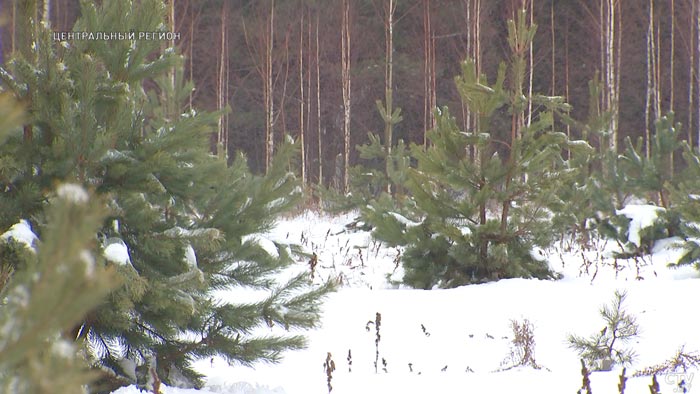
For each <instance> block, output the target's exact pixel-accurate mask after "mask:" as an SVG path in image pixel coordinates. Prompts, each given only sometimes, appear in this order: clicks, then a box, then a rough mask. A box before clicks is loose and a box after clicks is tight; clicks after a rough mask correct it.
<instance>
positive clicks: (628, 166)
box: [620, 113, 683, 208]
mask: <svg viewBox="0 0 700 394" xmlns="http://www.w3.org/2000/svg"><path fill="white" fill-rule="evenodd" d="M679 135H680V124H679V123H676V124H674V123H673V113H670V114H668V115H667V116H664V117H662V118H660V119H659V120H658V121H657V122H656V129H655V132H654V134H653V138H652V140H651V141H650V143H651V146H650V156H649V157H646V155H645V153H644V152H643V140H642V139H641V137H640V138H639V139H638V141H637V144H636V145H634V144H632V140H631V139H630V138H629V137H628V138H627V139H626V140H625V145H626V149H625V152H624V153H623V154H622V155H621V156H620V170H621V171H622V172H624V173H625V174H626V175H627V187H629V189H630V191H631V192H632V193H635V194H636V195H638V196H639V195H645V194H652V195H653V196H654V197H656V198H658V200H659V201H660V203H661V206H663V207H664V208H669V206H670V201H669V200H668V194H669V191H668V187H669V185H671V184H673V183H675V175H674V169H673V157H674V155H678V154H680V153H681V151H682V148H683V143H682V142H681V141H680V139H679Z"/></svg>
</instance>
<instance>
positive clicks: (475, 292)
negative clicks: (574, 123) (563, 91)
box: [115, 210, 700, 394]
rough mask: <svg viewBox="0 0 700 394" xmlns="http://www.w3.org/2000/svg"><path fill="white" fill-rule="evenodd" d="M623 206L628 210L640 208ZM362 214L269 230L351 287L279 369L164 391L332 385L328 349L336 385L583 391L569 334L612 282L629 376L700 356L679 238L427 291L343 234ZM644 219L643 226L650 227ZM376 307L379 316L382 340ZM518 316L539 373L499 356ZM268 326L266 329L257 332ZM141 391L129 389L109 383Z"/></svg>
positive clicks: (634, 392)
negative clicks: (638, 255) (629, 336)
mask: <svg viewBox="0 0 700 394" xmlns="http://www.w3.org/2000/svg"><path fill="white" fill-rule="evenodd" d="M639 211H640V212H643V211H644V210H639ZM646 213H648V212H646ZM625 214H626V215H630V216H634V213H633V212H632V211H627V212H626V213H625ZM640 215H641V216H646V215H645V214H640ZM354 218H355V215H352V214H348V215H341V216H336V217H330V216H324V215H318V214H313V213H305V214H303V215H300V216H298V217H295V218H290V219H286V220H282V221H280V223H279V224H278V226H277V227H276V228H275V229H274V230H273V231H272V232H271V233H270V234H266V235H265V239H270V240H277V241H280V242H292V243H297V244H299V245H301V246H302V247H303V248H304V250H306V251H307V252H309V253H314V252H315V253H316V254H317V255H318V261H319V264H318V267H317V272H316V280H320V279H319V277H320V278H323V279H325V278H328V277H331V276H338V277H340V278H341V280H342V283H343V287H341V288H340V289H339V291H338V292H336V293H334V294H331V296H330V297H329V298H328V299H327V300H326V302H325V304H324V311H325V312H324V315H323V319H322V327H319V328H318V329H316V330H313V331H310V332H308V333H307V335H308V338H309V347H308V349H305V350H303V351H298V352H289V353H287V354H286V355H285V358H284V360H283V361H282V362H281V363H280V364H278V365H266V364H259V365H256V366H255V367H254V368H248V367H242V366H238V365H228V364H227V363H226V362H225V361H223V360H222V359H219V358H212V359H206V360H200V361H198V362H197V363H196V367H197V369H198V370H199V371H200V372H202V373H203V374H205V375H206V376H207V384H206V387H205V389H204V390H192V389H178V388H170V387H166V388H164V389H163V393H164V394H195V393H198V394H209V393H227V394H254V393H256V394H262V393H276V394H309V393H327V392H328V375H327V373H326V371H325V370H324V363H325V362H326V360H327V357H328V353H330V354H331V357H332V361H333V364H334V365H335V371H333V372H332V374H331V381H330V384H331V385H332V388H333V390H332V392H333V393H334V394H344V393H348V394H350V393H352V394H356V393H402V394H411V393H421V394H423V393H426V392H437V393H465V392H469V393H472V392H473V393H493V394H498V393H504V394H505V393H522V392H537V393H541V394H550V393H551V394H555V393H556V394H560V393H574V392H576V390H578V389H579V388H580V387H581V380H582V379H581V372H580V371H581V366H580V362H579V357H578V355H577V354H576V353H575V351H574V350H572V349H570V348H569V347H568V344H567V342H566V338H567V336H568V335H569V334H577V335H579V336H584V337H589V336H590V335H592V334H594V333H597V332H599V331H600V330H601V328H602V327H604V323H603V321H602V319H601V317H600V314H599V311H598V310H599V308H600V307H601V306H602V305H606V304H609V303H610V302H611V300H612V298H613V293H614V292H615V290H626V291H627V293H628V296H627V303H626V309H627V310H628V311H629V312H630V313H631V314H633V315H634V316H636V318H637V321H638V323H639V326H640V331H641V334H640V336H639V337H638V338H636V339H635V340H633V341H632V342H631V343H629V344H628V345H629V346H630V347H632V348H633V349H634V350H635V352H636V353H637V358H636V360H635V362H634V363H633V365H632V366H630V367H628V368H627V376H628V377H630V376H631V375H632V374H633V373H634V372H636V371H639V370H642V369H644V368H646V367H649V366H653V365H657V364H661V363H663V362H664V361H666V360H668V359H669V358H671V357H672V356H673V355H674V354H675V353H676V351H677V350H678V349H679V348H680V347H681V346H685V351H686V352H689V353H692V352H698V351H700V337H698V336H697V332H698V323H700V322H698V319H697V313H696V312H694V306H693V304H692V301H691V300H697V299H699V298H700V281H698V279H700V276H699V275H698V273H697V272H696V271H695V270H693V269H692V268H691V267H682V268H680V269H673V270H672V269H669V268H667V267H666V265H667V264H668V263H673V262H675V261H676V260H677V259H678V257H679V253H680V251H679V250H677V249H674V241H675V240H673V239H669V240H667V241H662V242H657V243H656V245H655V247H654V253H653V255H652V256H647V257H646V258H645V259H638V260H637V261H634V260H629V261H627V260H618V261H617V264H613V262H612V261H610V260H600V259H599V258H597V257H596V256H607V255H608V254H607V253H605V250H598V251H595V250H594V251H587V252H581V251H577V250H573V251H570V252H560V251H558V250H554V251H546V252H542V254H543V255H544V257H545V258H547V260H548V261H549V262H550V265H551V267H552V268H553V269H555V270H556V271H558V272H561V273H562V274H563V275H564V277H563V279H561V280H558V281H540V280H526V279H509V280H501V281H499V282H493V283H487V284H482V285H472V286H466V287H461V288H457V289H451V290H432V291H423V290H414V289H407V288H398V287H397V286H394V285H392V284H391V281H389V280H387V277H388V276H391V277H392V278H393V279H398V278H400V275H401V269H400V267H399V268H397V264H396V257H397V254H398V253H399V251H397V250H395V249H390V248H385V247H383V246H381V245H380V244H378V243H377V242H375V241H374V240H373V239H372V238H371V236H370V234H369V233H367V232H362V231H357V232H352V231H349V230H347V229H346V227H345V225H346V224H348V223H350V222H352V221H353V219H354ZM633 219H634V218H633ZM638 220H639V222H640V226H643V223H646V221H644V220H642V218H638ZM597 247H598V248H599V249H605V248H609V247H610V246H609V244H605V243H602V244H600V245H598V246H597ZM583 256H587V258H586V259H584V258H583ZM585 261H588V264H584V262H585ZM591 262H592V263H591ZM305 269H306V270H308V269H309V268H308V261H305V260H300V261H299V262H298V263H297V266H296V267H293V270H294V271H296V272H299V271H301V270H305ZM240 291H241V290H240V289H237V290H235V291H232V292H230V293H227V292H217V293H216V295H217V297H219V298H220V299H221V300H222V301H226V300H227V299H234V298H235V299H236V300H238V301H240ZM377 313H379V314H381V324H380V329H379V331H380V332H379V334H380V335H379V338H380V340H379V342H378V346H377V342H376V340H377V331H376V326H377V325H376V323H375V321H376V317H377ZM523 319H528V320H529V321H530V322H531V323H532V324H533V326H534V338H535V341H536V345H535V354H534V356H535V359H536V361H537V363H538V364H539V365H540V366H541V367H542V368H541V369H539V370H536V369H533V368H529V367H516V368H512V369H507V368H508V367H509V364H508V363H507V362H506V363H505V364H504V361H505V360H506V359H507V358H508V355H509V354H510V349H511V340H512V339H513V332H512V330H511V320H516V321H522V320H523ZM265 330H267V328H260V332H259V333H261V334H264V333H265ZM377 351H378V356H377ZM375 361H376V362H377V366H376V372H375ZM350 370H351V371H350ZM620 372H621V368H618V367H615V368H614V369H613V370H612V371H609V372H593V373H592V374H591V387H592V390H593V392H594V393H596V394H598V393H617V392H618V388H617V384H618V382H619V375H620ZM697 372H698V371H697V370H689V371H687V372H685V373H677V374H670V375H664V376H659V384H660V387H661V392H663V393H672V392H683V391H682V389H681V388H679V386H678V384H679V383H680V381H681V380H684V381H685V388H686V389H687V390H688V391H687V392H690V393H692V392H694V387H693V385H694V384H695V385H697V386H698V388H697V389H695V390H700V380H698V381H696V382H695V383H694V381H693V377H695V376H697ZM650 383H651V377H647V376H644V377H630V378H629V380H628V381H627V389H626V391H625V393H627V394H642V393H645V394H646V393H648V392H649V384H650ZM136 393H139V390H138V389H137V388H135V387H128V388H122V389H120V390H117V391H116V392H115V394H136Z"/></svg>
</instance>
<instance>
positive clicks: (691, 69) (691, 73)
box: [688, 0, 700, 146]
mask: <svg viewBox="0 0 700 394" xmlns="http://www.w3.org/2000/svg"><path fill="white" fill-rule="evenodd" d="M696 10H697V1H696V0H690V23H689V25H690V35H689V41H690V45H689V47H690V50H689V51H688V52H689V54H688V59H689V61H688V63H689V64H688V85H689V86H688V144H689V145H690V146H694V144H693V140H694V133H693V102H694V100H693V98H694V97H693V96H694V92H693V91H694V87H695V46H694V40H695V21H694V20H693V19H694V18H695V13H696ZM698 142H699V143H700V141H698Z"/></svg>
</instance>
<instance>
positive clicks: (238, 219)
mask: <svg viewBox="0 0 700 394" xmlns="http://www.w3.org/2000/svg"><path fill="white" fill-rule="evenodd" d="M164 12H165V10H164V8H163V3H162V2H160V1H155V0H149V1H140V2H132V1H128V0H119V1H111V2H105V3H104V4H102V5H99V6H98V5H95V4H93V3H89V2H84V3H83V11H82V13H81V14H82V17H81V18H80V19H79V21H78V22H77V23H76V25H75V29H76V30H80V31H95V32H97V31H116V32H128V31H130V30H132V29H133V30H134V31H157V30H158V29H160V28H162V27H163V26H165V25H164V24H162V21H163V20H164V16H165V15H164ZM161 44H162V43H160V42H157V41H152V40H150V41H145V40H144V41H140V40H135V41H109V42H106V41H93V40H78V41H75V42H72V41H71V42H69V43H66V44H65V45H63V44H62V43H57V42H54V41H52V40H51V39H50V35H49V32H48V31H44V30H42V31H41V32H40V34H39V39H38V41H37V45H36V47H35V48H34V51H35V52H36V56H34V58H36V59H38V60H37V61H33V60H31V59H30V60H27V59H22V58H20V59H15V60H13V61H12V62H11V63H10V67H9V70H8V71H6V72H3V73H2V76H3V77H4V79H6V80H7V81H8V82H11V83H8V86H13V87H14V88H13V93H15V94H16V95H17V96H19V97H21V98H23V100H24V101H26V102H27V103H28V108H29V114H30V116H29V117H28V120H27V122H28V123H27V126H25V129H27V128H28V129H29V130H30V131H31V134H30V135H28V134H27V133H26V132H25V133H23V134H22V133H19V132H15V133H14V134H12V135H10V137H9V139H8V143H7V144H6V145H5V146H3V147H2V149H0V160H6V159H9V160H13V161H14V162H16V163H17V165H16V166H14V167H13V168H11V169H10V170H9V171H8V173H7V175H6V176H3V177H2V178H0V182H1V184H0V186H2V187H3V189H4V190H6V191H7V192H5V193H3V194H2V197H1V198H2V201H0V202H2V203H3V206H6V207H8V209H5V210H2V211H1V212H2V213H0V219H1V220H0V228H6V227H7V226H9V225H11V224H13V223H16V222H17V221H18V220H19V219H21V218H34V217H40V216H41V212H42V211H43V206H44V205H45V202H46V201H48V200H49V198H50V196H49V195H48V194H47V192H46V190H50V187H51V186H52V185H53V184H54V183H55V182H57V181H61V180H64V179H70V180H73V181H76V182H78V183H81V184H83V185H89V186H90V187H91V188H94V189H95V191H96V192H97V193H98V194H99V195H101V196H104V199H105V200H106V205H107V207H108V208H109V210H108V213H107V216H106V217H105V218H104V221H103V222H102V223H101V226H100V227H99V229H98V230H97V231H96V232H95V233H93V237H94V236H95V235H96V238H97V240H98V242H99V248H100V249H102V250H103V251H104V250H106V249H107V248H110V247H117V248H120V250H122V251H124V254H128V259H125V260H122V259H119V258H115V257H113V256H112V255H108V256H107V257H108V261H107V263H106V264H107V265H108V266H109V267H112V269H113V270H114V271H115V273H116V276H117V277H118V278H119V279H120V281H121V282H122V283H123V285H122V286H120V287H119V288H118V289H116V290H115V291H113V292H111V293H110V295H109V297H108V298H107V299H106V300H105V301H104V302H103V303H101V304H100V305H98V306H97V307H95V308H93V309H91V310H90V311H89V313H85V314H84V315H83V316H82V323H81V324H79V325H78V326H77V327H75V332H74V333H73V335H75V336H77V335H78V333H79V334H80V335H79V337H80V340H84V341H86V343H88V344H89V352H88V357H89V358H90V360H91V362H92V363H93V364H94V366H95V367H96V368H102V369H104V368H107V369H108V370H111V371H114V372H115V373H116V374H117V375H118V376H119V377H120V378H121V379H118V380H119V383H118V384H124V383H128V382H131V383H136V382H134V381H133V379H134V377H135V376H134V375H136V374H135V373H134V371H133V368H131V367H128V368H125V367H124V366H129V365H136V367H137V369H139V368H142V367H148V366H152V365H157V367H156V371H157V373H158V375H159V376H160V378H161V379H162V380H163V382H165V383H173V382H174V380H175V379H177V380H178V381H179V383H180V384H182V382H188V383H189V384H190V385H192V386H198V385H200V384H201V381H200V378H201V377H200V376H199V375H198V374H197V373H196V372H195V371H194V370H193V369H192V367H191V365H192V362H193V361H195V360H196V359H197V358H200V357H212V356H215V355H220V356H223V357H224V358H226V359H227V360H228V361H229V362H231V363H236V362H240V363H243V364H251V363H253V362H256V361H258V360H263V361H271V362H274V361H277V360H279V358H280V357H281V354H282V352H283V351H284V350H287V349H296V348H299V347H302V346H304V344H305V339H304V338H303V336H301V335H299V334H294V333H289V334H287V335H285V334H278V335H275V336H272V335H271V336H265V337H255V336H252V335H251V334H250V333H251V332H252V331H253V329H254V328H256V327H258V326H261V325H268V326H270V327H272V326H279V327H283V328H285V329H288V330H290V331H291V330H293V329H296V328H300V329H305V328H310V327H313V326H314V325H315V324H316V323H317V322H318V317H319V313H320V310H319V302H320V300H321V298H322V296H323V295H324V294H326V293H327V292H328V291H329V290H330V285H329V284H326V285H323V286H320V287H319V286H316V287H312V286H311V283H310V281H309V280H308V278H307V276H308V275H300V276H296V277H294V278H292V279H290V280H289V281H288V282H284V283H279V282H278V280H276V279H275V278H276V276H277V274H278V273H279V272H280V271H281V270H283V269H285V268H286V267H287V266H288V264H289V263H290V262H291V261H292V256H291V255H290V254H291V252H290V251H288V248H287V246H286V245H282V244H279V245H276V249H277V250H276V251H271V250H269V248H264V247H263V246H261V242H260V241H259V235H258V234H260V233H262V232H264V231H266V230H269V229H270V227H271V226H272V224H273V223H274V220H275V217H276V216H277V215H278V214H279V213H281V212H284V211H286V210H288V209H289V208H290V207H292V206H293V205H294V204H295V203H296V202H297V201H298V199H299V197H300V195H301V189H300V187H299V182H298V181H297V179H296V177H295V175H294V172H293V171H294V166H295V165H294V160H293V158H295V157H296V156H297V154H296V146H295V145H294V144H293V143H292V142H291V141H286V142H285V143H284V144H281V145H280V148H279V152H278V154H277V156H276V157H275V159H274V163H273V165H272V167H271V169H270V171H269V173H268V174H267V175H266V176H256V175H253V174H252V173H250V171H249V170H248V166H247V162H246V160H245V158H244V157H243V156H242V155H238V156H237V157H236V158H235V159H234V160H233V163H232V165H230V166H228V165H227V158H225V157H216V156H213V155H211V154H210V153H209V137H210V135H211V132H212V130H213V128H212V126H213V125H214V124H215V123H216V120H217V119H218V116H219V114H217V113H206V112H196V111H194V110H185V99H186V98H187V97H188V94H189V92H190V91H191V89H192V86H191V85H190V84H188V83H186V82H185V80H184V78H183V71H182V68H181V67H180V64H181V62H180V60H181V58H180V57H179V56H178V55H177V54H176V53H175V51H174V50H173V49H167V50H165V51H164V52H163V51H162V48H161ZM238 286H247V287H253V288H257V289H259V290H263V291H266V292H267V293H268V297H267V298H265V299H263V300H260V301H258V302H251V303H245V304H237V303H233V302H232V303H229V304H223V305H222V304H220V303H218V302H216V301H215V300H214V299H212V296H211V293H210V292H211V290H212V289H228V288H234V287H238ZM106 380H109V379H108V378H105V377H104V376H103V379H102V381H101V382H100V383H102V384H103V385H99V386H97V387H99V389H102V390H109V389H110V388H112V387H109V386H108V385H107V382H106ZM138 383H139V384H143V383H145V382H141V381H139V382H138ZM142 387H143V386H142Z"/></svg>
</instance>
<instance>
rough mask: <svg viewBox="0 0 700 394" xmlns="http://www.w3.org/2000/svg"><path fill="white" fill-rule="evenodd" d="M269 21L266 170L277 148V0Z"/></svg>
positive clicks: (266, 60) (268, 168)
mask: <svg viewBox="0 0 700 394" xmlns="http://www.w3.org/2000/svg"><path fill="white" fill-rule="evenodd" d="M268 23H269V26H268V29H269V30H268V32H267V37H266V38H267V45H266V46H265V91H266V92H267V94H266V102H265V118H266V121H265V172H267V171H269V170H270V166H271V165H272V156H273V154H274V148H275V135H274V133H275V132H274V126H275V120H274V114H275V102H274V97H273V94H272V51H273V49H274V48H273V45H274V36H275V0H270V15H269V21H268Z"/></svg>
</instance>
